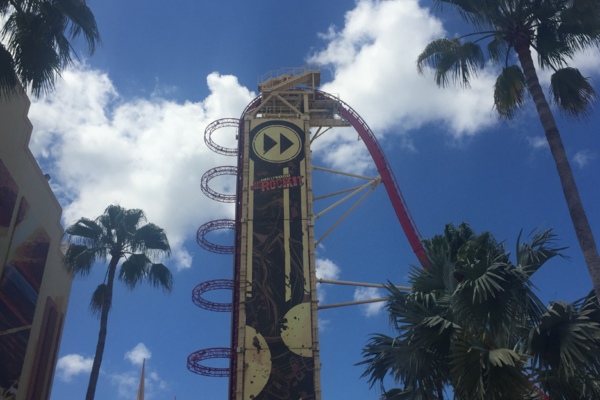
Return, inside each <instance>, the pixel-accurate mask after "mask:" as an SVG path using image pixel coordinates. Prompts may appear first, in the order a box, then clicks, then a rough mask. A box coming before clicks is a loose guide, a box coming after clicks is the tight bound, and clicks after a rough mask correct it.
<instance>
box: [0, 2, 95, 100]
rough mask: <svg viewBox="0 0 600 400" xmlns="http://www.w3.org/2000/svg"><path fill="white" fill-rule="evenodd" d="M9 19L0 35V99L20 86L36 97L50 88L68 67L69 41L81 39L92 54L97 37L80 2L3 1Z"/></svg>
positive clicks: (1, 6) (90, 15)
mask: <svg viewBox="0 0 600 400" xmlns="http://www.w3.org/2000/svg"><path fill="white" fill-rule="evenodd" d="M0 15H2V16H7V15H8V19H7V20H6V23H5V24H4V27H3V28H2V30H1V31H0V39H2V41H3V44H0V95H2V96H7V95H9V94H11V93H12V92H14V91H15V90H16V89H17V83H18V82H20V83H21V84H22V85H23V86H24V87H26V88H30V89H31V91H32V92H33V94H34V95H35V96H39V95H40V94H41V93H44V92H48V91H50V90H52V89H53V87H54V80H55V79H56V76H57V75H60V72H61V71H62V70H63V69H64V68H65V67H66V66H68V65H70V64H72V62H73V60H72V56H71V54H72V46H71V43H70V41H69V40H74V39H76V38H77V37H78V36H80V35H81V36H83V37H84V39H85V40H86V42H87V44H88V50H89V53H90V54H93V53H94V51H95V49H96V45H97V43H99V41H100V35H99V32H98V28H97V26H96V20H95V18H94V15H93V13H92V11H91V10H90V8H89V7H88V6H87V4H86V1H85V0H31V1H25V0H11V1H9V0H2V1H0Z"/></svg>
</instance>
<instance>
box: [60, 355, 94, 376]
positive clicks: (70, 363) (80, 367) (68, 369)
mask: <svg viewBox="0 0 600 400" xmlns="http://www.w3.org/2000/svg"><path fill="white" fill-rule="evenodd" d="M93 363H94V358H93V357H89V358H88V357H84V356H82V355H80V354H67V355H65V356H62V357H61V358H59V359H58V362H57V363H56V372H57V376H58V378H59V379H61V380H63V381H65V382H70V381H71V379H72V378H73V377H74V376H77V375H79V374H87V373H89V372H90V371H91V370H92V364H93Z"/></svg>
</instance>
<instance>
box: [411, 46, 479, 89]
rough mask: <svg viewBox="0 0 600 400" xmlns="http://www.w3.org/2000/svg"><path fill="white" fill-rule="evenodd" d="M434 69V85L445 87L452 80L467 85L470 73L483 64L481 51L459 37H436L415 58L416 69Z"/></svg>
mask: <svg viewBox="0 0 600 400" xmlns="http://www.w3.org/2000/svg"><path fill="white" fill-rule="evenodd" d="M425 66H429V67H431V68H432V69H433V70H434V74H435V75H434V80H435V83H436V85H438V86H441V87H446V86H448V85H449V83H450V81H451V80H452V81H453V82H455V83H458V84H459V85H462V86H464V87H469V86H470V83H469V80H470V78H471V75H476V74H477V70H479V69H482V68H483V66H484V56H483V51H482V50H481V48H480V47H479V45H477V44H475V43H472V42H465V43H461V41H460V40H459V39H438V40H435V41H433V42H431V43H430V44H428V45H427V47H425V50H423V52H422V53H421V54H420V55H419V57H418V58H417V70H418V71H419V73H423V72H424V67H425Z"/></svg>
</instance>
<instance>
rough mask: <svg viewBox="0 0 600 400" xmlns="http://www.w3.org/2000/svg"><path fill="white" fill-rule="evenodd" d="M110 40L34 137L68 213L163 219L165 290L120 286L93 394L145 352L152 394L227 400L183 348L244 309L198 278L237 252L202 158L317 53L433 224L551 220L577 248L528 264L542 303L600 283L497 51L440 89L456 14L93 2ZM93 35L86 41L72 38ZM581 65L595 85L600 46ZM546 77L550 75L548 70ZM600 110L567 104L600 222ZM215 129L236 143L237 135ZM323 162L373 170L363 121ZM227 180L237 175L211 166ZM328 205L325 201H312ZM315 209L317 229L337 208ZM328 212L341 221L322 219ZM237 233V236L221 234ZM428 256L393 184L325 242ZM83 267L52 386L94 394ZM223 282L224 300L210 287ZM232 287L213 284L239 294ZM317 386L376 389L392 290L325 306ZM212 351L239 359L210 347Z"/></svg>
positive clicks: (387, 275) (373, 263) (354, 269)
mask: <svg viewBox="0 0 600 400" xmlns="http://www.w3.org/2000/svg"><path fill="white" fill-rule="evenodd" d="M89 5H90V7H91V8H92V10H93V11H94V13H95V15H96V19H97V22H98V26H99V29H100V33H101V36H102V46H101V47H100V48H99V49H98V50H97V52H96V53H95V54H94V55H92V56H88V55H86V54H85V52H84V51H79V61H78V62H77V63H76V64H75V65H74V66H72V67H70V68H69V69H67V70H66V71H64V73H63V74H62V79H61V80H59V81H57V83H56V88H55V89H56V90H55V91H54V92H53V93H51V94H48V95H45V96H42V97H41V98H39V99H34V98H32V100H31V107H30V111H29V118H30V120H31V122H32V124H33V134H32V138H31V143H30V148H31V150H32V152H33V153H34V155H35V157H36V159H37V160H38V162H39V164H40V166H41V168H42V170H43V171H44V173H49V174H50V175H51V177H52V179H51V181H50V183H51V186H52V188H53V190H54V191H55V193H56V196H57V197H58V199H59V201H60V203H61V204H62V206H63V223H64V225H65V226H67V225H69V224H71V223H73V222H75V221H76V220H77V219H78V218H80V217H88V218H95V217H96V216H98V215H100V214H101V213H102V211H103V210H104V209H105V208H106V207H107V206H108V205H109V204H113V203H116V204H120V205H121V206H123V207H127V208H141V209H143V210H144V211H145V212H146V215H147V217H148V220H149V221H150V222H153V223H155V224H157V225H159V226H161V227H163V228H164V229H165V230H166V232H167V235H168V237H169V240H170V242H171V247H172V250H173V256H172V258H170V259H169V260H167V261H166V263H167V265H168V266H169V267H170V268H171V270H172V271H173V273H174V280H175V283H174V290H173V292H172V293H170V294H165V293H163V292H161V291H158V290H155V289H153V288H150V287H139V288H137V289H136V290H135V291H129V290H128V289H127V288H126V287H125V286H124V285H122V284H120V283H117V286H116V292H115V299H114V301H113V309H112V310H111V313H110V316H109V321H108V337H107V345H106V350H105V353H104V358H103V362H102V368H101V373H100V379H99V384H98V389H97V395H96V398H97V399H99V400H103V399H132V398H135V394H136V391H137V385H138V382H139V375H140V371H141V364H142V360H143V359H146V398H147V399H153V400H158V399H173V398H174V397H175V396H176V397H177V399H178V400H186V399H226V398H227V379H224V378H208V377H203V376H199V375H195V374H193V373H191V372H189V371H188V370H187V368H186V358H187V356H188V355H189V354H190V353H192V352H194V351H197V350H200V349H204V348H210V347H227V346H228V345H229V340H230V339H229V338H230V328H231V324H230V315H229V314H227V313H211V312H208V311H205V310H202V309H200V308H197V307H196V306H195V305H194V304H193V303H192V301H191V294H192V290H193V288H194V287H195V285H197V284H198V283H200V282H203V281H206V280H210V279H229V278H231V277H232V265H233V259H232V257H231V256H230V255H217V254H212V253H208V252H206V251H204V250H203V249H201V248H199V247H198V246H197V244H196V242H195V235H196V230H197V228H198V227H199V226H200V225H202V224H204V223H206V222H208V221H210V220H213V219H220V218H232V217H233V208H232V206H231V204H225V203H218V202H215V201H213V200H210V199H209V198H207V197H205V196H204V195H203V194H202V192H201V190H200V180H201V177H202V174H204V172H205V171H207V170H208V169H210V168H213V167H215V166H220V165H233V164H234V160H233V159H232V158H227V157H226V156H222V155H218V154H216V153H213V152H212V151H211V150H210V149H208V148H207V147H206V145H205V144H204V140H203V136H204V130H205V127H206V126H207V125H208V124H209V123H210V122H212V121H214V120H216V119H219V118H226V117H233V118H238V117H239V116H240V115H241V113H242V111H243V110H244V108H245V106H246V105H247V104H248V103H249V102H250V101H251V100H252V99H253V98H254V97H256V96H257V95H258V93H257V83H258V77H259V76H261V75H263V74H265V73H267V72H268V71H271V70H277V69H280V68H283V67H296V66H301V65H305V64H307V63H320V64H321V65H322V72H321V82H322V86H321V90H323V91H326V92H328V93H332V94H335V95H338V96H339V97H340V98H341V99H342V100H343V101H344V102H346V103H347V104H349V105H350V106H351V107H352V108H353V109H355V110H356V111H357V112H358V113H359V114H360V115H361V117H362V118H363V119H364V120H365V121H366V122H367V124H369V126H370V127H371V129H372V130H373V132H374V133H375V135H376V136H377V138H378V140H379V142H380V144H381V146H382V147H383V149H384V151H385V152H386V155H387V158H388V160H389V163H390V165H391V167H392V169H393V172H394V174H395V176H396V179H397V181H398V183H399V185H400V188H401V189H402V192H403V195H404V197H405V200H406V202H407V204H408V207H409V209H410V212H411V214H412V216H413V218H414V220H415V222H416V225H417V227H418V229H419V231H420V233H421V234H422V236H423V237H425V238H428V237H431V236H432V235H434V234H436V233H441V232H442V231H443V229H444V225H445V224H447V223H454V224H459V223H461V222H462V221H466V222H468V223H469V224H470V225H471V226H472V228H473V229H474V230H476V231H477V232H481V231H490V232H492V233H493V234H494V235H495V237H496V238H497V239H498V240H499V241H506V245H507V248H508V249H513V248H514V246H515V242H516V238H517V236H518V235H519V232H521V231H523V232H524V235H527V234H529V233H530V232H532V231H534V230H535V229H538V228H539V229H548V228H552V229H553V230H554V232H555V233H556V234H557V236H558V239H559V242H560V244H561V245H564V246H568V247H569V248H568V249H567V250H566V251H565V255H566V256H567V257H565V258H562V259H556V260H553V261H552V262H550V263H548V264H547V265H546V266H545V267H544V268H543V269H541V270H540V271H539V272H538V273H537V276H536V277H535V279H534V283H535V284H536V286H537V288H538V289H539V292H538V294H539V295H540V297H541V298H542V299H543V300H544V301H554V300H567V301H573V300H575V299H577V298H580V297H582V296H584V295H586V294H587V293H588V292H589V290H591V282H590V279H589V276H588V273H587V269H586V267H585V264H584V262H583V257H582V255H581V251H580V250H579V248H578V245H577V241H576V238H575V235H574V231H573V227H572V225H571V222H570V218H569V215H568V212H567V208H566V204H565V201H564V198H563V196H562V192H561V188H560V183H559V180H558V176H557V174H556V169H555V167H554V163H553V160H552V157H551V155H550V152H549V149H548V146H547V144H546V142H545V139H544V135H543V132H542V129H541V126H540V124H539V121H538V120H537V117H536V114H535V111H534V110H533V107H532V104H531V102H530V103H529V104H528V107H527V108H526V109H525V110H523V111H522V112H521V113H520V114H519V116H518V118H516V119H515V120H513V121H511V122H505V121H500V120H499V119H498V118H497V116H496V114H495V110H494V109H493V105H492V88H493V83H494V80H495V77H496V76H497V73H498V70H497V67H495V66H492V65H488V66H486V69H485V70H484V71H483V72H482V73H480V74H479V75H478V77H477V78H476V79H474V80H473V81H472V84H471V88H470V89H461V88H457V87H450V88H447V89H440V88H438V87H436V86H435V84H434V82H433V77H432V75H431V74H429V73H427V72H426V73H425V74H424V75H419V74H418V73H417V70H416V64H415V60H416V58H417V56H418V54H419V53H420V52H421V51H422V50H423V48H424V47H425V46H426V45H427V44H428V43H429V42H430V41H432V40H434V39H437V38H440V37H454V36H456V35H458V34H460V33H468V32H470V28H469V27H465V26H463V25H462V24H461V23H460V22H458V21H457V19H456V15H454V14H452V13H446V14H444V15H440V14H439V13H438V12H436V11H432V10H431V3H430V2H429V1H417V0H386V1H374V0H358V1H354V0H328V1H326V2H324V1H320V0H304V1H302V2H294V1H274V0H270V1H267V0H255V1H241V0H221V1H219V2H216V1H211V2H200V1H185V0H180V1H178V2H176V3H169V5H170V7H165V3H164V2H158V1H154V0H147V1H144V2H142V1H140V0H118V1H117V0H104V1H98V0H90V1H89ZM75 48H76V49H84V48H83V43H75ZM573 65H574V66H577V67H578V68H580V69H581V70H582V72H583V74H584V75H585V76H589V77H590V78H591V79H592V81H593V82H594V86H595V87H596V90H600V85H599V84H598V81H599V79H600V52H598V51H595V52H587V53H583V54H578V55H577V56H576V57H575V59H574V60H573ZM540 78H541V80H542V85H543V86H544V87H547V85H548V83H549V73H548V72H547V71H540ZM599 115H600V110H598V107H596V110H595V113H594V114H593V115H592V116H591V117H590V118H589V119H588V120H586V121H582V122H577V121H572V120H566V119H564V118H562V117H561V116H557V121H558V124H559V129H560V131H561V135H562V137H563V140H564V142H565V147H566V151H567V154H568V156H569V160H570V162H571V165H572V167H573V172H574V174H575V178H576V180H577V183H578V185H579V190H580V194H581V197H582V200H583V203H584V206H585V207H586V211H587V216H588V218H589V221H590V224H591V226H592V229H593V231H594V234H595V235H596V238H600V190H599V189H598V184H599V180H598V172H599V171H600V168H599V167H600V136H599V135H598V133H599V132H598V126H599V125H600V124H599V122H600V117H599ZM219 135H220V136H219V137H218V138H216V141H218V143H219V144H221V145H226V146H235V135H234V134H233V133H232V132H227V130H225V132H223V133H221V132H219ZM313 150H314V154H313V157H314V164H315V165H320V166H325V167H329V168H335V169H338V170H342V171H346V172H352V173H359V174H364V175H368V176H376V174H377V173H376V170H375V168H374V164H373V162H372V161H371V159H370V158H369V155H368V152H367V151H366V148H365V146H364V144H363V143H362V142H361V141H360V140H358V135H357V134H356V132H354V131H352V130H351V129H338V130H334V131H332V132H328V133H327V134H326V135H324V136H323V138H322V139H319V140H318V141H316V142H315V145H314V149H313ZM352 184H353V182H352V181H351V180H350V179H349V178H343V177H336V176H330V175H328V174H321V175H319V174H318V173H315V183H314V185H315V192H318V191H324V190H325V189H327V190H329V189H330V188H336V187H348V186H351V185H352ZM211 187H212V188H213V189H215V190H217V191H222V192H225V193H231V190H232V188H233V178H231V179H230V178H228V177H221V178H218V179H215V180H214V181H211ZM315 207H316V208H317V209H318V206H317V205H315ZM336 213H337V214H340V213H341V211H336V212H333V213H332V214H334V215H332V216H327V217H324V218H322V219H319V220H318V221H317V223H316V227H315V229H316V231H317V236H318V235H319V233H322V232H324V231H325V230H327V229H328V227H329V226H330V224H331V223H332V222H333V221H334V220H335V214H336ZM327 224H329V225H327ZM213 239H214V240H215V241H217V242H219V243H222V244H229V243H231V241H232V235H230V234H227V233H226V234H222V235H217V234H215V236H214V237H213ZM417 263H418V262H417V259H416V257H415V255H414V254H413V253H412V250H411V249H410V246H409V244H408V241H407V239H406V237H405V236H404V233H403V232H402V229H401V228H400V225H399V223H398V221H397V219H396V217H395V215H394V212H393V209H392V206H391V204H390V201H389V199H388V198H387V196H386V194H385V191H384V190H383V187H380V188H379V189H377V190H376V191H375V192H374V193H373V194H372V195H371V196H370V197H368V198H367V199H366V200H365V201H364V202H363V203H362V204H361V205H360V206H359V207H358V208H357V209H356V211H354V212H353V213H352V214H350V216H349V217H348V218H347V219H345V220H344V221H343V222H342V224H341V225H340V226H339V227H338V228H336V229H335V230H334V231H333V233H332V234H331V235H329V236H328V237H327V239H325V240H324V241H323V243H322V244H321V245H319V247H318V249H317V268H318V273H319V275H320V276H321V277H322V278H328V279H340V280H347V281H362V282H372V283H385V282H387V281H391V282H393V283H394V284H397V285H406V284H407V275H408V271H409V268H410V265H416V264H417ZM95 269H96V271H95V273H93V274H91V275H90V276H89V277H87V278H77V279H76V280H75V281H74V283H73V289H72V293H71V298H70V302H69V308H68V314H67V318H66V322H65V327H64V332H63V340H62V343H61V347H60V354H59V361H58V365H57V369H56V375H55V378H54V386H53V391H52V397H51V399H52V400H76V399H81V398H83V397H84V394H85V390H86V387H87V380H88V377H89V371H90V369H91V364H92V358H93V354H94V350H95V345H96V340H97V332H98V325H99V321H98V319H97V318H96V317H94V316H93V315H92V314H91V313H90V312H89V309H88V304H89V299H90V296H91V293H92V291H93V290H94V288H95V287H96V286H97V285H98V284H99V283H100V282H101V281H102V279H103V276H104V274H103V265H97V266H96V268H95ZM384 294H385V293H384V292H383V291H381V290H377V289H364V288H360V289H357V288H353V287H343V286H332V285H321V286H320V287H319V299H320V302H321V303H322V304H332V303H338V302H345V301H351V300H353V299H365V298H371V297H381V296H383V295H384ZM212 296H214V297H212ZM228 296H230V293H228V292H224V293H215V294H211V299H212V300H213V301H227V298H228ZM319 326H320V344H321V362H322V374H321V381H322V393H323V399H332V398H344V399H377V398H378V396H379V390H378V388H372V389H371V388H369V385H368V383H367V381H366V380H365V379H364V378H361V377H360V376H361V374H362V372H363V368H362V367H360V366H356V365H355V364H356V363H357V362H359V361H360V360H361V349H362V347H363V346H364V345H365V344H366V343H367V340H368V338H369V335H370V334H373V333H386V334H391V333H392V332H391V331H390V328H389V324H388V317H387V315H386V313H385V309H384V308H383V304H382V303H378V304H372V305H369V306H366V305H365V306H355V307H344V308H333V309H326V310H322V311H320V313H319ZM211 365H212V366H225V365H226V361H225V360H215V361H214V363H213V364H211Z"/></svg>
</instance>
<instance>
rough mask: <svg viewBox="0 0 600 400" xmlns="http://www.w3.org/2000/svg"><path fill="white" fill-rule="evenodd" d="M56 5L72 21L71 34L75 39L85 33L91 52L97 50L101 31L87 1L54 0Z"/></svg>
mask: <svg viewBox="0 0 600 400" xmlns="http://www.w3.org/2000/svg"><path fill="white" fill-rule="evenodd" d="M54 6H55V7H56V9H57V10H60V12H61V13H62V14H63V15H64V16H66V17H67V18H68V19H69V21H70V22H71V24H70V25H71V27H70V36H71V37H72V38H73V39H75V38H76V37H77V36H79V35H80V34H83V36H84V38H85V40H86V42H87V44H88V51H89V53H90V54H93V53H94V51H95V50H96V45H97V44H98V43H99V42H100V33H99V31H98V27H97V25H96V19H95V17H94V14H93V13H92V10H91V9H90V8H89V7H88V6H87V4H86V3H85V1H84V0H57V1H55V2H54Z"/></svg>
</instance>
